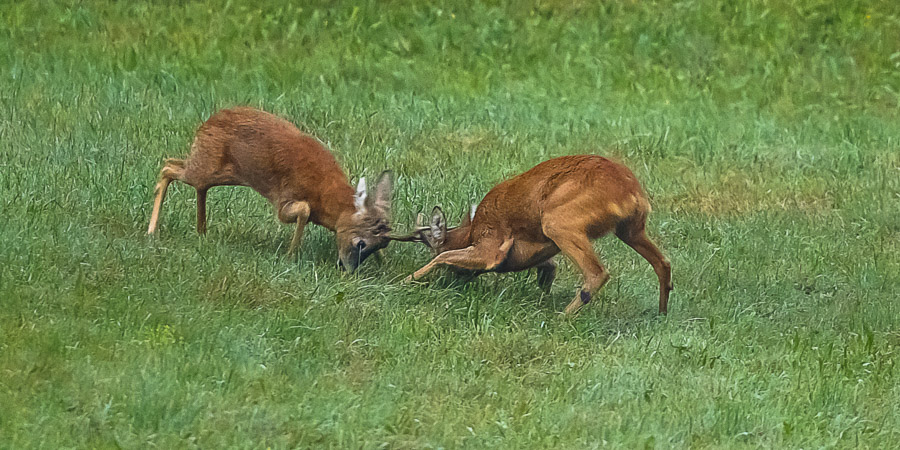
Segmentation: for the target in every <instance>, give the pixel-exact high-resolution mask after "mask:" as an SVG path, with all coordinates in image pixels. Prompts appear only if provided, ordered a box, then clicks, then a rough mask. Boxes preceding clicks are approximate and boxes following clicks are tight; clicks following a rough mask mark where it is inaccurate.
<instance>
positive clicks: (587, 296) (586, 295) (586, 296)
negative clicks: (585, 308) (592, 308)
mask: <svg viewBox="0 0 900 450" xmlns="http://www.w3.org/2000/svg"><path fill="white" fill-rule="evenodd" d="M590 302H591V293H590V292H588V291H581V303H584V304H585V305H587V304H588V303H590Z"/></svg>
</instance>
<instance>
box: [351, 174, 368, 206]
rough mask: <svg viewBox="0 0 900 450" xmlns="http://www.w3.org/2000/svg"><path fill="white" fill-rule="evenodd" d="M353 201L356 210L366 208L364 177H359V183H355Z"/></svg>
mask: <svg viewBox="0 0 900 450" xmlns="http://www.w3.org/2000/svg"><path fill="white" fill-rule="evenodd" d="M353 203H354V204H355V205H356V210H357V211H362V210H363V209H365V208H366V177H360V179H359V183H358V184H357V185H356V194H354V195H353Z"/></svg>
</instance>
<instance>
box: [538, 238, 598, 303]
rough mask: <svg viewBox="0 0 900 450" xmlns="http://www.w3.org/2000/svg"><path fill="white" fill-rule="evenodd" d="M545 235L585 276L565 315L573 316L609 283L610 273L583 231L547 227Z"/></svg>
mask: <svg viewBox="0 0 900 450" xmlns="http://www.w3.org/2000/svg"><path fill="white" fill-rule="evenodd" d="M544 234H545V235H547V237H549V238H550V239H552V240H553V242H554V243H555V244H556V246H557V247H559V249H560V250H561V251H562V252H563V253H564V254H565V255H566V256H568V257H569V259H571V260H572V262H574V263H575V264H576V265H577V266H578V267H579V268H580V269H581V273H582V275H583V276H584V282H583V284H582V285H581V289H580V290H579V291H578V292H577V293H576V294H575V298H574V299H573V300H572V301H571V302H570V303H569V305H568V306H566V310H565V313H566V314H573V313H575V312H577V311H578V310H579V309H581V307H582V306H584V305H586V304H588V303H590V301H591V298H592V296H593V294H594V292H596V291H597V290H599V289H600V288H601V287H603V285H604V284H606V282H607V281H609V273H608V272H607V271H606V268H604V267H603V265H602V264H600V260H599V259H597V254H596V253H594V247H593V246H592V245H591V240H590V239H588V236H587V234H585V233H584V232H583V231H577V230H576V229H574V227H573V228H569V227H565V228H563V227H560V228H557V227H553V226H549V227H548V226H545V227H544Z"/></svg>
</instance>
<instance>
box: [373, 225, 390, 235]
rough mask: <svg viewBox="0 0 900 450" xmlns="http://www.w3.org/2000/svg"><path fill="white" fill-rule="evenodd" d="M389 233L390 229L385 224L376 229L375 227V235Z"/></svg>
mask: <svg viewBox="0 0 900 450" xmlns="http://www.w3.org/2000/svg"><path fill="white" fill-rule="evenodd" d="M390 231H391V227H389V226H387V225H385V224H380V225H378V226H377V227H375V234H387V233H390Z"/></svg>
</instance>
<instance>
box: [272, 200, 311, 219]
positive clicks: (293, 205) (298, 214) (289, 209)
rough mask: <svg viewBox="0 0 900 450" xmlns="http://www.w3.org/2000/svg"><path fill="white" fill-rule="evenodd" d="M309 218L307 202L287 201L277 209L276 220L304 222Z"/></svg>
mask: <svg viewBox="0 0 900 450" xmlns="http://www.w3.org/2000/svg"><path fill="white" fill-rule="evenodd" d="M308 218H309V203H306V202H289V203H285V204H284V205H283V206H282V207H281V209H279V210H278V220H280V221H282V222H284V223H294V222H298V221H301V222H305V221H306V220H307V219H308Z"/></svg>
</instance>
